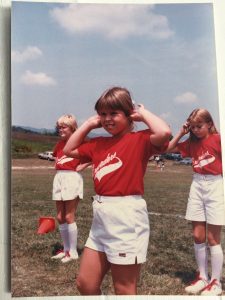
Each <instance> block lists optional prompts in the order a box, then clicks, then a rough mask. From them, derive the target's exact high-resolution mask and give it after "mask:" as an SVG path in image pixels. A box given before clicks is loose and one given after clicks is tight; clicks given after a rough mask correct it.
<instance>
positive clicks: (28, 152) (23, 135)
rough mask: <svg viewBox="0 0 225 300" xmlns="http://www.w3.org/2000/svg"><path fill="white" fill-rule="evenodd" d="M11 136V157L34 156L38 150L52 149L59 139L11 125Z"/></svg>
mask: <svg viewBox="0 0 225 300" xmlns="http://www.w3.org/2000/svg"><path fill="white" fill-rule="evenodd" d="M11 138H12V143H11V149H12V151H11V152H12V158H28V157H36V156H37V154H38V153H39V152H43V151H48V150H52V149H53V147H54V145H55V144H56V142H57V141H58V139H59V138H58V137H57V136H56V135H52V134H46V133H45V134H43V133H38V132H35V131H33V130H31V129H27V128H23V127H19V126H12V131H11Z"/></svg>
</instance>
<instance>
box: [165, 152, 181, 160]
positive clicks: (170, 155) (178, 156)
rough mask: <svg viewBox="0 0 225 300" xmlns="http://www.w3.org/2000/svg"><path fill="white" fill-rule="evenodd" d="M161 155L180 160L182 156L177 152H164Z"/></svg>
mask: <svg viewBox="0 0 225 300" xmlns="http://www.w3.org/2000/svg"><path fill="white" fill-rule="evenodd" d="M163 157H164V158H166V159H169V160H176V161H179V160H182V156H181V154H179V153H165V154H163Z"/></svg>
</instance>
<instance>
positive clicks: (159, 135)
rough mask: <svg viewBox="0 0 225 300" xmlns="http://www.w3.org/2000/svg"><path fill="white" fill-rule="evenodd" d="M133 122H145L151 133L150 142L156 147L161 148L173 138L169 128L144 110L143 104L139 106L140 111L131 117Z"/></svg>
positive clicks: (136, 111)
mask: <svg viewBox="0 0 225 300" xmlns="http://www.w3.org/2000/svg"><path fill="white" fill-rule="evenodd" d="M131 118H132V119H133V121H139V122H140V121H142V122H144V123H145V124H146V125H147V126H148V128H149V129H150V131H151V133H152V134H151V135H150V140H151V143H152V144H153V145H155V146H161V145H163V144H164V143H165V142H166V141H168V139H169V138H170V136H171V130H170V128H169V126H168V125H167V124H166V123H165V122H164V121H163V120H162V119H160V118H159V117H157V116H156V115H154V114H153V113H152V112H150V111H148V110H147V109H145V108H144V106H143V105H142V104H139V105H138V109H137V110H135V111H134V113H133V114H132V115H131Z"/></svg>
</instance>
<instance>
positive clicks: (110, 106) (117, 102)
mask: <svg viewBox="0 0 225 300" xmlns="http://www.w3.org/2000/svg"><path fill="white" fill-rule="evenodd" d="M133 109H134V106H133V103H132V100H131V96H130V93H129V92H128V91H127V90H126V89H123V88H117V87H115V88H112V89H110V90H107V91H106V92H105V93H103V95H102V96H101V97H100V98H99V99H98V101H97V102H96V104H95V110H96V111H97V112H98V113H99V112H100V111H103V110H121V111H123V112H124V113H125V115H126V116H129V115H130V114H131V113H132V111H133Z"/></svg>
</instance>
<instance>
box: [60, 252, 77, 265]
mask: <svg viewBox="0 0 225 300" xmlns="http://www.w3.org/2000/svg"><path fill="white" fill-rule="evenodd" d="M74 259H78V254H77V253H74V254H71V253H69V251H67V252H66V255H65V256H64V257H63V258H62V259H61V262H62V263H67V262H70V261H71V260H74Z"/></svg>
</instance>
